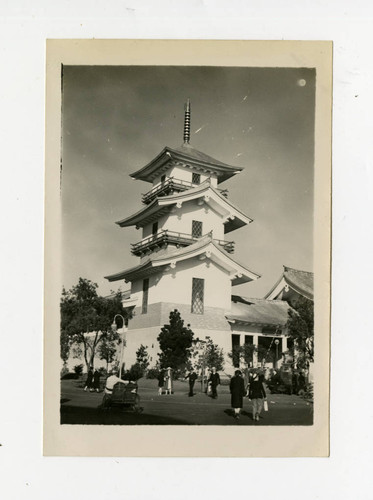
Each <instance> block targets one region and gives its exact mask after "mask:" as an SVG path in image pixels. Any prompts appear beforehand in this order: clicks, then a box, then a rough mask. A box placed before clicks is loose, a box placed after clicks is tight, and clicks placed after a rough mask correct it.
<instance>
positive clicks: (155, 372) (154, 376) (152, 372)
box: [146, 368, 159, 379]
mask: <svg viewBox="0 0 373 500" xmlns="http://www.w3.org/2000/svg"><path fill="white" fill-rule="evenodd" d="M158 377H159V369H158V368H150V370H148V372H147V374H146V378H150V379H157V378H158Z"/></svg>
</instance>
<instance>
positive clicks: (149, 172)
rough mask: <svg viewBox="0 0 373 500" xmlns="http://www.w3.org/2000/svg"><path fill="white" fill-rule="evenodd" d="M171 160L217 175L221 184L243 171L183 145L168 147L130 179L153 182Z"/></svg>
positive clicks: (188, 145) (131, 175)
mask: <svg viewBox="0 0 373 500" xmlns="http://www.w3.org/2000/svg"><path fill="white" fill-rule="evenodd" d="M170 159H171V160H176V161H180V162H181V163H182V164H183V165H184V166H186V167H194V168H195V169H197V170H202V171H206V172H212V173H215V174H216V176H217V178H218V182H219V183H220V182H223V181H226V180H227V179H229V178H230V177H232V176H233V175H235V174H238V173H240V172H241V170H243V168H242V167H234V166H232V165H228V164H226V163H223V162H221V161H219V160H216V159H215V158H212V156H209V155H207V154H205V153H202V151H198V149H195V148H193V147H192V146H190V144H182V145H181V146H180V147H178V148H170V147H169V146H166V147H165V148H163V149H162V151H161V152H160V153H159V154H158V155H157V156H156V157H155V158H154V159H153V160H152V161H150V162H149V163H148V164H147V165H145V167H143V168H140V170H136V172H133V173H132V174H130V177H132V178H133V179H140V180H142V181H146V182H153V181H154V179H155V178H156V177H157V176H158V175H159V174H160V173H162V172H163V171H165V170H167V168H169V167H168V165H167V164H168V162H169V161H170Z"/></svg>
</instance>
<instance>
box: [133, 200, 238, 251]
mask: <svg viewBox="0 0 373 500" xmlns="http://www.w3.org/2000/svg"><path fill="white" fill-rule="evenodd" d="M197 202H198V200H192V201H188V202H186V203H183V205H182V207H181V208H175V209H174V212H172V213H170V214H168V215H164V216H162V217H160V218H159V220H158V231H160V230H162V229H168V230H170V231H175V232H177V233H184V234H191V233H192V221H193V220H198V221H201V222H202V234H203V235H205V234H207V233H209V232H210V231H213V236H214V238H217V239H219V240H224V239H225V238H224V224H223V217H222V216H221V215H219V214H218V213H216V212H215V211H214V210H213V209H212V208H211V207H209V206H208V205H206V204H204V205H202V206H199V205H198V203H197ZM152 228H153V223H150V224H147V225H146V226H144V227H143V230H142V236H141V238H147V237H148V236H150V235H151V234H152ZM228 240H229V238H228ZM138 241H140V239H139V240H138Z"/></svg>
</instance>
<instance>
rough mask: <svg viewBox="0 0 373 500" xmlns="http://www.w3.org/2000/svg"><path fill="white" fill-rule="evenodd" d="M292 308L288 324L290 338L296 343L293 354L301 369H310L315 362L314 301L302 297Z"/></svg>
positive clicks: (289, 312)
mask: <svg viewBox="0 0 373 500" xmlns="http://www.w3.org/2000/svg"><path fill="white" fill-rule="evenodd" d="M292 307H293V309H289V311H288V315H289V319H288V322H287V324H286V326H287V327H288V333H289V338H291V339H293V342H294V346H293V348H292V349H291V350H292V351H293V352H292V354H293V357H294V358H296V362H297V365H298V367H299V368H308V366H309V363H310V362H313V360H314V316H313V314H314V312H313V301H312V300H309V299H306V298H304V297H300V298H299V299H298V301H297V302H296V303H295V304H293V306H292Z"/></svg>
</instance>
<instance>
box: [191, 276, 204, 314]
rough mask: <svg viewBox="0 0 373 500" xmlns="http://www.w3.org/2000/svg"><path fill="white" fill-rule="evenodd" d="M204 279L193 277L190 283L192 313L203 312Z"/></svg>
mask: <svg viewBox="0 0 373 500" xmlns="http://www.w3.org/2000/svg"><path fill="white" fill-rule="evenodd" d="M204 288H205V280H204V279H201V278H193V284H192V313H194V314H203V299H204V297H203V296H204Z"/></svg>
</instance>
